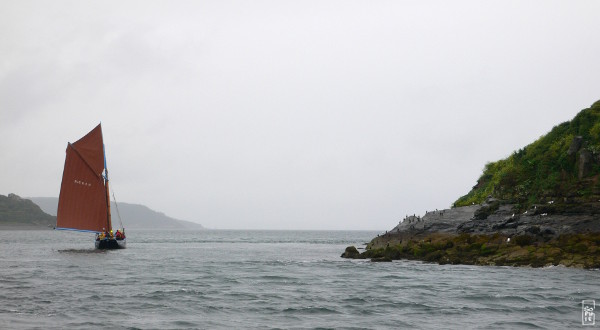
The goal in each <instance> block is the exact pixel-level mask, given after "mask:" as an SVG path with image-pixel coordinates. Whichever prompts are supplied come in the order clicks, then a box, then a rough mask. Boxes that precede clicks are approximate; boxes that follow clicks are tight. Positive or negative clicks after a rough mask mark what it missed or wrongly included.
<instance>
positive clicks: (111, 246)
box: [96, 239, 127, 250]
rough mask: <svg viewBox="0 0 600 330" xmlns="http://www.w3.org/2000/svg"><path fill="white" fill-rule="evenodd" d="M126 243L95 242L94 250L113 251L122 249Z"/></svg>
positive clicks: (103, 240) (104, 240)
mask: <svg viewBox="0 0 600 330" xmlns="http://www.w3.org/2000/svg"><path fill="white" fill-rule="evenodd" d="M126 244H127V242H126V240H125V239H123V240H116V239H102V240H99V241H96V249H99V250H115V249H124V248H125V246H126Z"/></svg>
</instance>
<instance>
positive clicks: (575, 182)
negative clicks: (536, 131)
mask: <svg viewBox="0 0 600 330" xmlns="http://www.w3.org/2000/svg"><path fill="white" fill-rule="evenodd" d="M599 174H600V101H598V102H596V103H594V104H593V105H592V106H591V107H590V108H588V109H584V110H582V111H581V112H579V113H578V114H577V115H576V116H575V118H573V120H571V121H568V122H564V123H562V124H560V125H557V126H555V127H554V128H553V129H552V130H551V131H550V132H549V133H548V134H546V135H544V136H542V137H540V138H539V139H538V140H537V141H535V142H533V143H531V144H530V145H528V146H526V147H524V148H522V149H520V150H518V151H515V152H514V153H513V154H512V155H510V156H509V157H508V158H506V159H502V160H499V161H496V162H491V163H488V164H486V165H485V168H484V170H483V174H482V175H481V177H480V178H479V180H477V184H476V185H475V186H474V187H473V189H472V190H471V191H470V192H469V193H468V194H467V195H465V196H462V197H461V198H459V199H458V200H457V201H456V202H455V206H464V205H471V204H473V203H474V204H479V203H482V202H484V201H485V200H486V198H487V197H488V196H492V197H495V198H498V199H502V200H509V201H512V202H514V203H517V204H519V205H521V209H525V208H527V207H528V206H531V205H533V204H535V203H543V202H550V201H555V200H556V201H557V202H563V203H582V202H583V203H585V202H588V203H591V202H596V201H598V200H599V199H600V180H599Z"/></svg>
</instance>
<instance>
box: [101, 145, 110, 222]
mask: <svg viewBox="0 0 600 330" xmlns="http://www.w3.org/2000/svg"><path fill="white" fill-rule="evenodd" d="M102 151H103V153H104V187H105V189H106V211H107V212H106V213H107V214H106V225H107V227H106V231H107V232H108V233H111V232H112V223H111V219H110V194H109V193H108V192H109V189H108V167H106V147H105V146H104V144H102ZM111 234H112V233H111Z"/></svg>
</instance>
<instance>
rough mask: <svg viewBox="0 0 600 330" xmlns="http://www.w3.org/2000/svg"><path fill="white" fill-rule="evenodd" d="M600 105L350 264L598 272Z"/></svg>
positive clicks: (407, 221) (489, 169)
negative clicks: (415, 263)
mask: <svg viewBox="0 0 600 330" xmlns="http://www.w3.org/2000/svg"><path fill="white" fill-rule="evenodd" d="M599 179H600V101H598V102H596V103H594V104H593V105H592V106H591V107H590V108H588V109H584V110H582V111H580V112H579V113H578V114H577V115H576V116H575V118H573V119H572V120H571V121H568V122H564V123H562V124H560V125H557V126H555V127H554V128H553V129H552V130H551V131H550V132H549V133H548V134H546V135H544V136H542V137H540V138H539V139H538V140H537V141H535V142H533V143H531V144H530V145H528V146H526V147H524V148H522V149H520V150H518V151H515V152H514V153H513V154H512V155H510V156H509V157H507V158H506V159H502V160H499V161H496V162H492V163H488V164H486V166H485V168H484V171H483V174H482V175H481V177H480V178H479V180H477V184H476V185H475V186H473V188H472V189H471V191H470V192H469V193H468V194H466V195H465V196H462V197H460V198H459V199H458V200H456V202H455V203H454V205H453V207H452V208H450V209H444V210H433V211H428V212H426V214H424V215H422V216H421V215H416V214H415V215H411V216H406V217H405V218H404V219H403V220H402V221H400V222H399V223H398V225H397V226H395V227H394V228H393V229H391V230H389V231H387V232H386V233H384V234H381V235H379V236H378V237H375V238H374V239H373V240H372V241H371V242H370V243H368V244H367V246H366V250H365V251H364V252H362V253H360V252H359V251H358V250H357V249H356V247H354V246H349V247H348V248H346V251H345V252H344V253H343V254H342V257H344V258H355V259H371V260H372V261H391V260H398V259H411V260H423V261H427V262H437V263H440V264H448V263H450V264H474V265H496V266H503V265H510V266H531V267H544V266H550V265H563V266H568V267H577V268H600V180H599Z"/></svg>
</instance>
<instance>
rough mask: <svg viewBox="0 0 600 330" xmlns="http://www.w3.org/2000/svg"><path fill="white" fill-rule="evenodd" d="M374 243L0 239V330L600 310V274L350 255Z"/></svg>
mask: <svg viewBox="0 0 600 330" xmlns="http://www.w3.org/2000/svg"><path fill="white" fill-rule="evenodd" d="M375 234H376V233H374V232H359V231H348V232H345V231H194V232H183V231H170V232H165V233H161V232H157V231H138V232H134V231H130V232H128V242H127V249H126V250H118V251H107V252H106V251H105V252H102V251H96V250H94V249H93V241H92V239H93V238H92V236H91V235H89V234H82V233H71V232H58V231H0V327H2V328H5V327H6V328H43V329H47V328H69V329H73V328H81V329H89V328H99V327H101V326H104V325H106V324H108V326H109V327H110V328H119V327H123V328H160V329H170V328H177V329H179V328H202V329H213V328H227V329H240V328H244V329H248V328H260V329H266V328H358V329H363V328H364V329H382V328H484V329H485V328H487V329H498V328H506V329H513V328H521V327H522V328H549V329H557V328H568V327H578V326H581V300H583V299H596V300H597V301H598V303H600V272H599V271H585V270H577V269H568V268H562V267H553V268H543V269H527V268H510V267H478V266H456V265H443V266H440V265H435V264H426V263H420V262H410V261H395V262H393V263H371V262H368V261H361V260H346V259H341V258H340V257H339V256H340V254H341V253H342V252H343V251H344V248H345V247H346V246H348V245H360V244H362V243H364V242H367V241H368V240H369V239H371V238H372V237H373V236H374V235H375ZM597 310H598V309H597ZM598 321H599V323H600V319H599V320H598Z"/></svg>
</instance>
